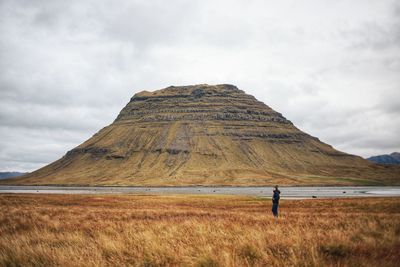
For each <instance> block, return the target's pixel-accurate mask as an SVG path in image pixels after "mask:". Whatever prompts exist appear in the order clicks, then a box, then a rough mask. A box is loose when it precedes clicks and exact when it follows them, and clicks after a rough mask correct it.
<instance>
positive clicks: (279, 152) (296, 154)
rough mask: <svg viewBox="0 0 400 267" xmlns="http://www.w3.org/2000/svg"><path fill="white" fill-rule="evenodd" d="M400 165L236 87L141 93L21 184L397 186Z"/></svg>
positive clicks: (179, 88) (193, 87) (198, 87)
mask: <svg viewBox="0 0 400 267" xmlns="http://www.w3.org/2000/svg"><path fill="white" fill-rule="evenodd" d="M399 173H400V172H399V169H393V168H390V167H385V166H377V165H375V164H372V163H370V162H368V161H367V160H365V159H362V158H361V157H358V156H353V155H349V154H346V153H343V152H340V151H337V150H335V149H334V148H332V147H331V146H329V145H327V144H325V143H322V142H320V141H319V140H318V139H317V138H315V137H312V136H310V135H308V134H306V133H304V132H302V131H300V130H299V129H297V128H296V127H295V126H294V125H293V124H292V123H291V122H290V121H289V120H287V119H286V118H284V117H283V116H282V115H281V114H280V113H278V112H276V111H274V110H272V109H271V108H270V107H268V106H267V105H265V104H264V103H262V102H260V101H257V100H256V99H255V98H254V97H253V96H251V95H248V94H245V93H244V92H243V91H241V90H239V89H238V88H236V87H235V86H233V85H215V86H210V85H194V86H180V87H173V86H171V87H168V88H165V89H162V90H158V91H154V92H147V91H143V92H140V93H138V94H136V95H135V96H134V97H132V99H131V100H130V102H129V103H128V104H127V105H126V107H125V108H123V109H122V111H121V112H120V114H119V115H118V117H117V118H116V120H115V121H114V122H113V123H112V124H111V125H109V126H107V127H105V128H103V129H101V130H100V131H99V132H98V133H96V134H95V135H94V136H93V137H92V138H90V139H89V140H87V141H86V142H84V143H83V144H81V145H80V146H78V147H76V148H74V149H72V150H71V151H69V152H68V153H67V154H66V155H65V156H64V157H62V158H61V159H60V160H58V161H56V162H54V163H52V164H50V165H48V166H46V167H44V168H42V169H39V170H37V171H35V172H32V173H30V174H28V175H26V176H24V177H23V178H19V179H17V180H14V181H13V182H12V183H16V181H17V182H18V183H20V184H98V185H194V184H203V185H212V184H220V185H266V184H274V183H279V184H393V183H398V181H399Z"/></svg>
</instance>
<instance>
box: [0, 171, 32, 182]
mask: <svg viewBox="0 0 400 267" xmlns="http://www.w3.org/2000/svg"><path fill="white" fill-rule="evenodd" d="M24 174H27V173H26V172H0V180H1V179H7V178H14V177H18V176H22V175H24Z"/></svg>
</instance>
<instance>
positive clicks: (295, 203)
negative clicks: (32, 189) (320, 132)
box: [0, 195, 400, 266]
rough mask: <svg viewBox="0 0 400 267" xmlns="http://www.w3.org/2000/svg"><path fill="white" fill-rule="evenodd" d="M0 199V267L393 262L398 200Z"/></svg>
mask: <svg viewBox="0 0 400 267" xmlns="http://www.w3.org/2000/svg"><path fill="white" fill-rule="evenodd" d="M270 207H271V205H270V201H269V200H262V199H257V198H245V197H229V196H212V197H211V196H132V195H130V196H127V195H124V196H115V195H113V196H103V195H102V196H99V195H95V196H87V195H0V266H398V264H399V262H400V199H399V198H380V199H377V198H371V199H332V200H320V199H317V200H282V204H281V217H280V218H279V219H278V220H276V219H274V218H273V217H272V216H271V215H270Z"/></svg>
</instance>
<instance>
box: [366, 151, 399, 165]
mask: <svg viewBox="0 0 400 267" xmlns="http://www.w3.org/2000/svg"><path fill="white" fill-rule="evenodd" d="M367 160H369V161H371V162H374V163H379V164H400V153H398V152H393V153H392V154H390V155H388V154H386V155H379V156H373V157H370V158H367Z"/></svg>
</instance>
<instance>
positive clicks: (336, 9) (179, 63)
mask: <svg viewBox="0 0 400 267" xmlns="http://www.w3.org/2000/svg"><path fill="white" fill-rule="evenodd" d="M0 70H1V71H0V171H8V170H16V171H31V170H34V169H36V168H39V167H42V166H44V165H46V164H48V163H50V162H52V161H54V160H56V159H58V158H60V157H61V156H62V155H64V154H65V152H66V151H67V150H70V149H72V148H73V147H75V146H77V145H78V144H80V143H82V142H83V141H85V140H86V139H88V138H89V137H90V136H91V135H93V134H94V133H95V132H97V131H98V130H99V129H101V128H102V127H104V126H106V125H108V124H110V123H111V122H112V121H113V120H114V119H115V118H116V116H117V115H118V113H119V111H120V110H121V109H122V108H123V107H124V106H125V104H126V103H127V102H128V101H129V99H130V97H132V96H133V94H134V93H136V92H138V91H142V90H155V89H160V88H164V87H167V86H169V85H189V84H198V83H208V84H220V83H230V84H235V85H236V86H238V87H239V88H240V89H242V90H245V91H246V92H247V93H249V94H252V95H254V96H255V97H256V98H257V99H258V100H260V101H263V102H264V103H266V104H267V105H269V106H270V107H272V108H273V109H275V110H277V111H278V112H281V113H282V114H283V115H284V116H285V117H287V118H288V119H290V120H291V121H292V122H293V123H294V124H295V125H296V126H297V127H298V128H300V129H301V130H303V131H305V132H307V133H309V134H311V135H313V136H317V137H319V138H320V139H321V140H322V141H324V142H326V143H329V144H331V145H333V146H334V147H335V148H337V149H339V150H341V151H344V152H347V153H351V154H357V155H361V156H364V157H368V156H371V155H377V154H386V153H390V152H393V151H400V141H399V138H398V133H399V132H400V116H399V115H400V75H398V74H399V73H400V4H399V2H398V1H395V0H391V1H389V0H370V1H363V0H352V1H348V0H338V1H328V0H313V1H311V0H310V1H295V0H292V1H286V0H283V1H265V0H247V1H244V0H243V1H227V0H226V1H220V0H213V1H211V0H210V1H209V0H202V1H196V0H192V1H183V0H171V1H162V0H158V1H157V0H156V1H135V0H133V1H105V0H93V1H74V0H71V1H59V0H48V1H45V0H40V1H35V0H29V1H28V0H26V1H22V0H21V1H11V0H2V1H0Z"/></svg>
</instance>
